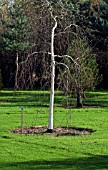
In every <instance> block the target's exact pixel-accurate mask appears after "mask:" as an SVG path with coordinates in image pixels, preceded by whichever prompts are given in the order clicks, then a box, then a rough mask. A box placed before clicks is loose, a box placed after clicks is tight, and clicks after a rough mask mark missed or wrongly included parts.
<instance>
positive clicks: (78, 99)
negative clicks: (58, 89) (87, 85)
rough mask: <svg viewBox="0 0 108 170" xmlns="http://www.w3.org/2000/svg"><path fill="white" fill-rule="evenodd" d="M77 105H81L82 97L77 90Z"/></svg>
mask: <svg viewBox="0 0 108 170" xmlns="http://www.w3.org/2000/svg"><path fill="white" fill-rule="evenodd" d="M77 107H83V104H82V97H81V94H80V92H79V91H77Z"/></svg>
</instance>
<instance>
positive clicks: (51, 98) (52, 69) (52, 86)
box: [48, 17, 57, 132]
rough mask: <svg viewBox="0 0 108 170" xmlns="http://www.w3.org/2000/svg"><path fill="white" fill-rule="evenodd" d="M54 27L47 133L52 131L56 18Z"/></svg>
mask: <svg viewBox="0 0 108 170" xmlns="http://www.w3.org/2000/svg"><path fill="white" fill-rule="evenodd" d="M54 21H55V25H54V27H53V28H52V33H51V90H50V113H49V125H48V131H49V132H52V131H53V106H54V84H55V57H54V33H55V29H56V27H57V20H56V17H55V18H54Z"/></svg>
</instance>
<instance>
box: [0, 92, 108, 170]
mask: <svg viewBox="0 0 108 170" xmlns="http://www.w3.org/2000/svg"><path fill="white" fill-rule="evenodd" d="M87 96H88V97H87V98H86V99H85V100H84V103H86V104H96V105H99V106H101V107H97V108H82V109H76V108H70V109H65V108H63V107H58V106H63V105H65V103H66V102H67V98H66V97H64V95H63V94H62V93H61V92H56V95H55V107H54V124H55V125H56V126H60V125H62V126H70V125H71V126H73V127H84V128H90V129H93V130H96V132H94V133H92V134H91V135H84V136H62V137H52V136H39V135H16V134H12V133H11V132H10V130H12V129H15V128H17V127H20V126H21V110H20V109H21V108H22V107H23V108H24V114H25V115H24V117H25V118H24V120H25V126H34V125H35V126H38V125H47V124H48V114H49V92H48V91H18V92H13V91H11V90H2V91H0V169H1V170H48V169H51V170H56V169H59V170H69V169H70V170H106V169H108V91H96V92H88V93H87ZM69 101H71V103H72V102H73V103H75V99H69ZM69 101H68V102H69Z"/></svg>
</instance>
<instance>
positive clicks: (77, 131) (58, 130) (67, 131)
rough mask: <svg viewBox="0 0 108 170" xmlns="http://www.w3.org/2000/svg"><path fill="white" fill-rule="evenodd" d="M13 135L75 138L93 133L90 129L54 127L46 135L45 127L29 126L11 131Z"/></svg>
mask: <svg viewBox="0 0 108 170" xmlns="http://www.w3.org/2000/svg"><path fill="white" fill-rule="evenodd" d="M11 132H12V133H15V134H34V135H44V136H46V135H49V136H55V137H59V136H76V135H88V134H91V133H93V132H95V131H94V130H92V129H85V128H74V127H54V130H53V132H52V133H48V131H47V126H31V127H25V128H23V129H22V128H17V129H15V130H12V131H11Z"/></svg>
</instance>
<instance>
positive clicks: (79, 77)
mask: <svg viewBox="0 0 108 170" xmlns="http://www.w3.org/2000/svg"><path fill="white" fill-rule="evenodd" d="M68 55H69V56H72V58H73V59H74V61H75V62H76V64H75V62H73V61H72V60H70V58H64V63H65V64H66V66H67V68H65V70H64V71H63V70H62V71H61V81H62V79H63V81H62V85H63V89H64V90H65V92H66V93H71V94H73V93H74V94H75V96H76V99H77V104H76V106H77V107H82V106H83V102H82V98H83V96H84V91H85V90H88V89H93V88H94V87H95V86H96V85H97V83H99V78H100V77H99V71H98V65H97V63H96V55H94V54H93V53H92V49H91V47H89V44H88V43H87V40H86V39H85V38H84V37H83V39H82V38H81V37H80V36H79V35H75V37H74V40H73V41H72V42H71V44H70V46H69V48H68Z"/></svg>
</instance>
